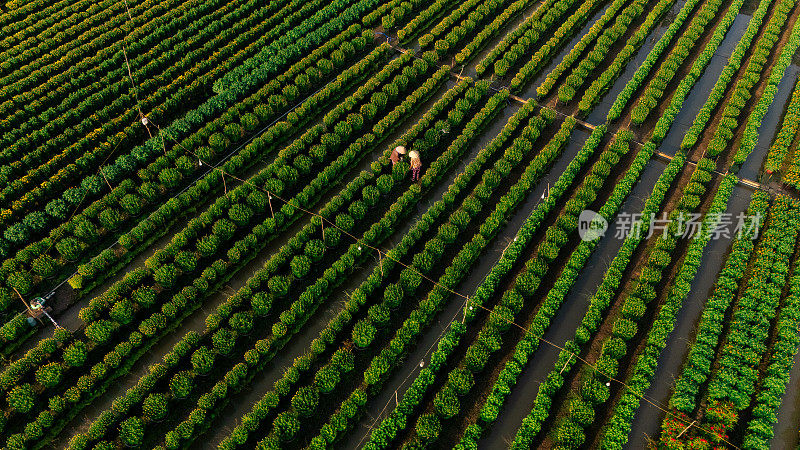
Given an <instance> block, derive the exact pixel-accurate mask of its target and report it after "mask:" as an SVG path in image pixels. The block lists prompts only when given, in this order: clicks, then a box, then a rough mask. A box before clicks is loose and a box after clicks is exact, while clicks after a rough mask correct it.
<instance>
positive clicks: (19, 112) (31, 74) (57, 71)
mask: <svg viewBox="0 0 800 450" xmlns="http://www.w3.org/2000/svg"><path fill="white" fill-rule="evenodd" d="M178 5H179V3H177V2H164V3H159V2H155V1H148V2H144V3H141V4H137V5H132V6H133V7H132V8H130V11H131V18H132V20H131V19H129V18H128V15H127V14H126V11H125V8H124V5H121V6H120V7H119V10H117V11H113V8H108V7H106V8H105V9H98V10H95V12H96V13H97V14H96V17H95V18H93V19H94V20H97V21H98V22H99V23H94V24H92V22H93V21H94V20H92V19H89V18H87V20H86V22H88V24H84V23H76V24H74V25H73V26H72V27H69V28H68V29H67V30H62V32H61V33H63V34H60V35H59V38H60V39H47V38H45V37H44V36H43V37H42V39H43V43H42V45H41V46H35V45H34V46H33V49H35V51H31V50H30V43H22V44H20V45H21V46H24V45H26V44H27V45H28V47H29V50H27V51H26V52H27V54H26V55H24V56H26V57H25V58H16V59H17V61H18V66H17V67H16V68H15V69H14V71H13V72H11V73H8V74H5V76H3V77H2V78H0V82H2V83H3V86H4V87H3V93H4V95H5V96H4V99H6V100H4V101H3V102H2V106H1V107H0V109H2V111H3V113H5V114H7V115H8V121H4V122H3V123H2V127H0V130H2V131H4V132H7V131H10V133H8V134H7V135H5V136H4V137H3V141H2V142H3V144H6V145H10V144H12V143H14V142H16V141H17V140H18V139H19V138H20V137H22V136H26V135H28V134H31V133H32V132H33V131H35V130H38V129H39V128H41V127H44V126H45V125H46V122H45V123H42V122H41V121H39V122H30V119H31V118H33V117H35V116H36V115H38V114H41V113H44V112H45V111H46V110H47V109H48V108H49V107H52V106H56V107H57V109H52V110H51V111H53V112H55V111H59V112H64V111H69V110H70V109H71V108H75V107H78V106H79V101H80V100H81V99H85V98H87V97H89V96H90V95H91V94H93V93H95V92H101V91H102V90H103V89H104V88H107V87H108V86H106V85H105V84H103V85H95V86H92V82H93V81H97V80H98V79H106V80H107V81H106V82H107V83H108V84H116V83H117V82H119V81H122V80H118V79H117V78H120V77H121V76H122V75H121V74H122V73H125V74H126V75H127V71H126V70H125V67H124V65H125V60H124V57H123V54H122V51H121V49H120V48H118V47H116V45H115V44H117V42H118V41H120V40H122V39H123V37H124V38H126V39H127V38H129V37H130V38H134V39H141V40H143V41H145V42H141V43H139V42H136V43H132V44H133V45H131V48H130V51H129V54H128V57H129V59H130V60H131V61H132V62H133V67H138V68H141V67H143V66H146V65H147V63H146V62H144V61H143V60H142V59H141V58H139V56H141V55H142V54H143V53H146V52H147V49H148V46H152V45H157V39H159V38H160V39H165V40H172V39H173V36H171V35H170V33H171V34H173V35H174V34H178V33H183V34H186V33H188V34H189V35H192V34H196V33H197V32H198V31H199V30H201V29H200V28H195V27H187V24H190V23H192V21H194V20H197V19H198V18H200V17H201V16H202V15H203V14H208V15H212V16H215V17H211V18H209V19H210V20H208V21H207V24H210V23H213V21H215V20H219V19H220V18H221V17H223V16H225V15H227V14H229V13H230V12H232V11H235V10H237V9H241V7H242V6H243V5H242V4H241V3H234V4H231V5H229V6H226V7H223V8H220V5H219V4H214V3H213V2H212V3H211V4H209V5H208V6H204V7H202V8H186V11H178V10H175V9H173V8H176V7H177V6H178ZM276 6H281V7H282V5H276ZM98 8H99V5H98ZM171 9H173V10H172V14H170V15H167V16H166V17H162V18H159V17H158V16H157V15H154V14H152V13H147V12H148V10H162V11H163V10H166V11H170V10H171ZM277 9H280V8H269V9H267V10H266V11H248V13H258V14H259V15H264V16H265V18H266V17H269V15H271V14H273V13H274V12H275V11H276V10H277ZM230 19H231V18H229V19H228V20H230ZM232 19H234V23H235V20H237V19H238V17H236V16H233V17H232ZM229 25H230V24H229ZM80 29H83V31H80ZM87 30H88V31H87ZM145 30H148V31H149V32H150V33H152V34H153V35H155V36H154V37H153V38H151V37H150V36H148V35H147V34H146V33H145ZM129 32H130V36H128V35H127V33H129ZM165 32H166V33H167V34H164V33H165ZM70 35H73V36H70ZM67 37H72V38H73V39H65V38H67ZM75 38H77V39H75ZM62 39H63V40H62ZM141 44H144V46H143V45H141ZM148 44H149V45H148ZM50 46H53V47H55V48H49V47H50ZM21 48H24V47H21ZM28 59H30V60H31V61H26V60H28ZM104 59H108V60H109V61H105V62H104ZM162 64H163V63H162ZM153 67H155V68H159V67H160V66H159V65H155V66H153ZM161 69H162V70H163V68H161ZM150 70H151V71H152V69H150ZM114 75H116V78H113V77H114ZM70 77H72V78H70ZM112 79H113V82H112V81H111V80H112ZM62 85H63V86H62ZM126 87H130V82H129V84H128V86H126ZM78 90H80V92H76V91H78ZM112 92H113V91H112ZM69 94H75V95H72V96H71V97H69ZM67 99H69V101H68V102H67V104H66V105H63V106H62V105H58V100H67ZM34 102H35V103H34ZM26 103H34V104H33V105H29V104H26ZM31 106H35V107H34V108H31ZM80 106H82V107H86V106H89V105H86V104H82V105H80ZM54 115H55V116H57V114H54ZM77 116H78V115H76V114H71V115H70V117H71V118H74V117H77ZM44 117H47V116H44ZM19 127H23V128H22V129H20V128H19ZM37 127H38V128H37ZM9 150H13V148H10V147H6V148H4V150H3V152H2V154H1V155H0V156H2V159H0V161H2V163H3V164H4V165H5V164H9V163H11V162H14V160H15V159H16V155H14V154H12V153H9ZM22 155H25V154H24V153H22ZM23 167H24V166H22V165H20V164H19V163H18V164H17V166H16V167H13V169H15V170H19V169H20V168H23ZM6 170H7V169H6Z"/></svg>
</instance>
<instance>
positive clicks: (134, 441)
mask: <svg viewBox="0 0 800 450" xmlns="http://www.w3.org/2000/svg"><path fill="white" fill-rule="evenodd" d="M119 439H120V440H121V441H122V443H123V444H125V445H127V446H129V447H138V446H139V445H141V444H142V440H143V439H144V423H143V422H142V419H140V418H138V417H130V418H128V419H127V420H125V421H124V422H122V423H121V424H119Z"/></svg>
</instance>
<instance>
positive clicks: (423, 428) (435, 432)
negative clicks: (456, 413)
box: [415, 414, 442, 442]
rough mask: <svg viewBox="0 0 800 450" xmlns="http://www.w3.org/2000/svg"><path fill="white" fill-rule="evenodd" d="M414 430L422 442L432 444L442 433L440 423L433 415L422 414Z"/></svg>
mask: <svg viewBox="0 0 800 450" xmlns="http://www.w3.org/2000/svg"><path fill="white" fill-rule="evenodd" d="M415 430H416V431H417V436H419V437H420V439H422V440H423V442H433V441H435V440H436V439H437V438H438V437H439V433H441V432H442V423H441V422H440V421H439V418H438V417H436V415H434V414H423V415H421V416H419V419H417V425H416V427H415Z"/></svg>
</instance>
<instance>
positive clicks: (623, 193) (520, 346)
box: [459, 144, 655, 449]
mask: <svg viewBox="0 0 800 450" xmlns="http://www.w3.org/2000/svg"><path fill="white" fill-rule="evenodd" d="M654 150H655V146H654V145H652V144H648V145H645V146H642V148H641V149H639V151H638V152H637V154H636V157H635V159H634V160H633V162H632V164H631V166H630V167H629V168H628V170H627V171H626V172H625V175H624V177H623V178H622V179H621V180H620V182H619V183H617V184H616V185H615V187H614V190H613V191H612V193H611V195H610V197H609V199H608V201H607V202H606V203H605V204H604V205H603V206H602V207H601V208H600V211H598V214H599V215H600V216H602V217H603V218H604V219H605V220H606V221H608V222H610V221H611V220H612V219H613V218H614V216H615V215H616V213H617V212H618V210H619V208H620V207H621V206H622V203H623V202H624V201H625V199H626V198H627V196H628V195H629V194H630V192H631V190H632V189H633V186H634V185H635V184H636V182H637V181H638V179H639V177H640V176H641V173H642V170H644V168H645V166H646V165H647V162H648V161H649V160H650V158H651V157H652V155H653V152H654ZM598 243H599V239H594V240H589V241H581V242H580V244H578V248H576V249H575V250H574V251H573V252H572V254H571V255H570V257H569V259H568V260H567V262H566V264H565V267H566V268H565V269H564V270H563V271H562V273H561V274H560V275H559V277H558V279H557V280H556V282H555V284H554V289H552V290H551V291H550V292H548V294H547V296H546V297H545V300H544V303H543V305H542V306H540V307H539V310H538V311H537V313H536V314H537V317H539V316H541V317H542V318H539V319H538V320H537V319H536V318H534V320H533V322H532V324H531V326H530V327H529V330H527V331H526V333H525V335H524V336H523V337H522V339H521V340H520V342H518V343H517V345H516V347H515V350H514V356H513V358H512V359H510V360H509V361H508V362H506V364H505V365H504V366H503V369H502V371H501V372H500V375H499V376H498V378H497V380H496V382H495V384H494V386H493V387H492V390H491V392H490V394H489V396H488V397H487V399H486V401H485V402H484V403H483V405H482V406H481V409H480V416H479V419H478V420H479V421H478V423H477V424H475V425H470V426H469V427H468V428H467V431H466V432H465V433H464V435H463V436H462V438H461V442H460V445H459V448H462V449H466V448H474V447H475V446H477V443H478V440H479V439H480V436H481V435H482V433H483V432H484V431H485V430H486V429H488V428H490V427H491V426H492V424H493V423H494V422H495V421H496V420H497V417H498V416H499V414H500V412H501V411H502V408H503V405H504V403H505V400H506V398H507V397H508V395H509V394H510V393H511V389H512V388H513V387H514V385H515V384H516V383H517V379H518V377H519V375H520V374H521V373H522V370H523V368H524V367H525V365H526V364H527V363H528V362H529V361H530V358H531V357H532V356H533V355H534V353H535V352H536V350H537V349H538V348H539V344H540V342H539V336H540V335H538V334H534V331H538V332H544V331H543V330H542V327H541V325H536V324H541V323H543V322H545V323H546V321H544V319H543V317H545V314H554V313H555V311H557V310H558V307H559V306H560V305H561V303H562V302H563V300H564V297H565V296H566V294H567V293H568V292H569V289H570V287H571V286H572V285H573V284H574V282H575V280H576V279H577V278H578V275H579V274H580V271H581V269H582V268H583V267H584V266H585V265H586V262H587V261H588V260H589V257H590V256H591V254H592V251H594V249H595V247H596V246H597V244H598ZM556 287H557V289H556ZM551 319H552V317H550V319H549V320H551ZM534 326H535V327H537V328H538V330H534ZM545 328H546V327H545Z"/></svg>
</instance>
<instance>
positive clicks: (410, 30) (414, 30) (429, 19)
mask: <svg viewBox="0 0 800 450" xmlns="http://www.w3.org/2000/svg"><path fill="white" fill-rule="evenodd" d="M457 4H458V3H456V2H454V1H453V0H435V1H434V2H433V3H431V4H430V6H428V7H427V8H425V9H424V10H422V11H420V12H419V13H417V15H416V16H414V18H413V19H411V21H410V22H408V23H407V24H406V25H405V26H404V27H403V28H401V29H399V30H397V40H398V41H400V42H401V43H408V42H409V41H411V39H412V38H413V37H414V36H415V35H416V34H418V33H419V32H420V31H422V30H423V29H425V28H427V27H428V25H430V24H431V23H433V21H435V20H436V19H438V18H439V17H441V16H442V15H443V14H444V13H446V12H447V11H449V10H450V8H451V7H452V6H454V5H457Z"/></svg>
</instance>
